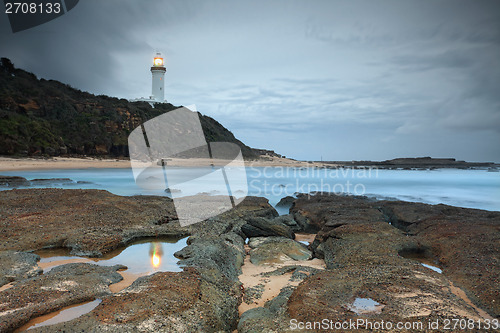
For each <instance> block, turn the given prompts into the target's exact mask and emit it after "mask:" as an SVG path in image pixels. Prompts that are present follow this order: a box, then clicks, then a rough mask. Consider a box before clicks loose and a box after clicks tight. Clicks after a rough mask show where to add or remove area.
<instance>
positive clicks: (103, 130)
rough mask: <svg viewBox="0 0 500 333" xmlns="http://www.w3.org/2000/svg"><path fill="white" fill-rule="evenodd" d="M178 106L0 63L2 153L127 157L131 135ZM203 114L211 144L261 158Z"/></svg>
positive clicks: (3, 61) (246, 155) (249, 156)
mask: <svg viewBox="0 0 500 333" xmlns="http://www.w3.org/2000/svg"><path fill="white" fill-rule="evenodd" d="M176 108H178V106H174V105H172V104H169V103H162V104H156V105H155V108H152V107H151V106H150V105H149V104H148V103H146V102H129V101H127V100H125V99H118V98H113V97H108V96H104V95H99V96H95V95H93V94H90V93H87V92H83V91H80V90H78V89H74V88H72V87H70V86H69V85H66V84H63V83H61V82H58V81H54V80H44V79H40V80H39V79H37V77H36V76H35V75H34V74H32V73H29V72H26V71H24V70H21V69H17V68H15V67H14V65H13V64H12V63H11V61H10V60H9V59H7V58H2V59H1V62H0V143H1V144H0V154H1V155H24V156H26V155H30V156H36V155H45V156H58V155H69V156H79V155H87V156H103V157H105V156H109V157H127V156H128V146H127V139H128V135H129V134H130V132H131V131H132V130H133V129H134V128H136V127H137V126H139V125H140V124H141V123H143V122H144V121H147V120H149V119H152V118H154V117H156V116H158V115H160V114H162V113H165V112H169V111H172V110H174V109H176ZM199 116H200V120H201V124H202V127H203V131H204V133H205V137H206V139H207V141H208V142H217V141H219V142H220V141H222V142H232V143H235V144H237V145H238V146H240V147H241V151H242V153H243V156H244V157H245V158H247V159H249V158H255V157H257V154H256V152H254V151H253V150H252V149H251V148H250V147H248V146H246V145H244V144H243V143H242V142H241V141H239V140H237V139H236V138H235V137H234V135H233V134H232V133H231V132H230V131H229V130H228V129H226V128H225V127H224V126H222V125H221V124H220V123H218V122H217V121H216V120H214V119H212V118H210V117H207V116H204V115H201V114H199Z"/></svg>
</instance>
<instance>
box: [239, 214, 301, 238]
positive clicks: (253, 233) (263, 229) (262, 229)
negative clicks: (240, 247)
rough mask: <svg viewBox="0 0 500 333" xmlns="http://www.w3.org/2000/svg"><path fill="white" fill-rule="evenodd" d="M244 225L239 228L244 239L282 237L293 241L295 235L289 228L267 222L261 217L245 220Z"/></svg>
mask: <svg viewBox="0 0 500 333" xmlns="http://www.w3.org/2000/svg"><path fill="white" fill-rule="evenodd" d="M246 222H247V223H246V224H245V225H243V226H242V227H241V231H242V232H243V233H244V234H245V236H246V237H248V238H250V237H259V236H283V237H287V238H291V239H294V238H295V235H294V233H293V231H292V230H291V228H290V227H289V226H287V225H285V224H284V223H281V222H278V221H276V220H269V219H266V218H262V217H251V218H249V219H247V220H246Z"/></svg>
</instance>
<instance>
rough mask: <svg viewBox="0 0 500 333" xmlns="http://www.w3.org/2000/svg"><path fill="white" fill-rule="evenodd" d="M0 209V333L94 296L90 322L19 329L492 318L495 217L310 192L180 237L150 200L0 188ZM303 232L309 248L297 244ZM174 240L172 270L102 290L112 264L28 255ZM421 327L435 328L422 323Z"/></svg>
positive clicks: (160, 202) (184, 328)
mask: <svg viewBox="0 0 500 333" xmlns="http://www.w3.org/2000/svg"><path fill="white" fill-rule="evenodd" d="M0 203H1V208H0V259H1V260H0V331H1V332H10V331H13V330H14V329H16V328H18V327H20V326H22V325H24V324H25V323H27V322H28V321H29V320H30V319H32V318H36V317H39V316H41V315H43V314H47V313H52V312H54V311H56V310H58V309H61V308H64V307H67V306H69V305H73V304H79V303H82V302H85V301H91V300H94V299H100V300H102V302H101V303H100V304H99V305H98V306H97V307H96V308H95V309H94V310H92V311H91V312H89V313H87V314H84V315H82V316H80V317H78V318H76V319H73V320H70V321H67V322H63V323H59V324H55V325H51V326H45V327H38V328H35V329H33V332H58V331H59V332H63V331H65V332H82V331H85V332H88V331H90V332H92V331H108V332H234V331H235V330H237V331H238V332H289V331H293V332H297V331H301V330H300V329H295V328H304V330H303V331H322V330H324V331H327V329H325V327H324V326H321V327H316V329H313V330H307V328H308V327H307V326H306V325H307V324H308V323H310V324H313V323H314V322H323V320H324V319H327V320H329V321H331V323H332V324H334V323H341V322H345V321H349V320H351V321H352V320H354V321H356V320H359V319H363V320H367V321H372V322H380V321H381V320H384V321H385V322H391V323H394V324H395V323H397V322H407V323H419V322H421V323H423V325H424V326H423V327H422V329H421V330H419V329H415V326H414V327H413V328H412V329H406V330H405V329H396V328H395V327H394V328H392V329H389V330H387V329H385V330H384V331H389V332H390V331H394V332H403V331H407V332H415V331H422V332H423V331H428V332H434V331H443V332H444V331H448V332H449V330H445V329H444V327H443V323H444V321H445V320H446V319H448V320H452V319H465V320H474V322H475V323H478V322H482V323H484V321H486V320H490V321H491V320H494V319H496V320H498V318H500V305H499V303H500V287H499V286H500V281H499V279H500V278H499V272H500V261H499V259H498V258H499V255H500V246H499V240H500V213H499V212H490V211H482V210H475V209H465V208H457V207H450V206H445V205H426V204H418V203H408V202H401V201H373V200H369V199H367V198H361V197H344V196H337V195H324V194H323V195H319V194H318V195H313V196H309V195H299V197H298V198H297V199H295V200H294V201H293V203H292V207H291V209H290V215H285V216H278V214H277V212H276V211H275V209H274V208H273V207H272V206H270V205H269V203H268V202H267V200H266V199H264V198H257V197H247V198H246V199H245V200H244V201H243V202H242V203H241V204H239V205H238V206H237V207H236V208H235V209H233V210H231V211H229V212H226V213H224V214H221V215H219V216H217V217H214V218H211V219H209V220H207V221H204V222H202V223H197V224H194V225H191V226H189V227H181V226H180V224H179V222H178V220H177V219H176V216H175V209H174V205H173V202H172V201H171V200H170V199H168V198H164V197H149V196H136V197H121V196H116V195H112V194H110V193H108V192H106V191H100V190H61V189H23V190H9V191H0ZM307 234H309V235H311V236H310V237H309V238H311V239H310V240H311V242H310V243H309V244H308V242H302V243H301V242H298V240H301V239H306V238H307V237H308V236H307ZM185 235H189V238H188V241H187V244H188V246H187V247H185V248H183V249H182V250H180V251H178V252H176V253H175V256H176V257H177V258H178V259H179V260H180V263H181V264H182V266H183V271H181V272H159V273H155V274H153V275H149V276H144V277H140V278H138V279H137V280H136V281H135V282H133V283H132V285H130V286H129V287H127V288H125V289H123V290H121V291H119V292H115V293H113V292H111V291H110V290H109V285H111V284H114V283H116V282H118V281H119V280H121V276H120V274H118V273H117V271H118V270H123V269H124V268H125V267H123V266H120V265H116V266H111V267H101V266H96V265H93V264H89V263H78V264H66V265H61V266H58V267H55V268H54V269H52V270H50V271H49V272H47V273H44V274H42V271H41V269H40V268H39V267H38V266H37V261H38V260H39V257H38V256H37V255H36V254H33V252H34V251H36V250H39V249H43V248H58V247H61V248H68V249H70V250H71V251H72V253H73V254H75V255H86V256H101V255H103V254H105V253H107V252H109V251H111V250H113V249H115V248H119V247H123V246H126V245H127V244H129V243H130V242H131V241H133V240H134V239H140V238H144V237H160V236H178V237H180V236H185ZM247 241H248V243H247V244H246V242H247ZM304 243H305V244H304ZM422 263H430V264H432V265H434V266H437V267H439V269H440V270H442V272H441V273H439V272H437V271H435V270H432V269H430V268H429V267H432V266H427V267H426V266H424V265H422ZM439 269H436V270H438V271H439ZM2 286H3V287H2ZM363 301H368V302H369V303H370V302H371V303H370V304H372V305H373V304H375V306H363V305H359V304H358V303H359V302H363ZM435 321H439V322H440V326H439V328H438V329H434V328H433V327H429V326H428V325H429V323H430V322H435ZM301 324H302V325H303V326H301ZM365 324H366V323H365ZM476 327H477V324H476ZM417 328H418V327H417ZM343 331H350V330H349V329H343ZM351 331H354V332H356V331H370V329H369V327H366V325H365V326H362V327H357V328H356V329H354V330H351Z"/></svg>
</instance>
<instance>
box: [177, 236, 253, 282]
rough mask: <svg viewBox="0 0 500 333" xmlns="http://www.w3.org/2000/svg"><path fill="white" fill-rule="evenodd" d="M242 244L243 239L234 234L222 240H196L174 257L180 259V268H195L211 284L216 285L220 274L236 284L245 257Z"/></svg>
mask: <svg viewBox="0 0 500 333" xmlns="http://www.w3.org/2000/svg"><path fill="white" fill-rule="evenodd" d="M243 244H244V241H243V238H241V237H240V236H238V235H236V234H234V233H233V234H228V235H225V236H224V238H223V239H221V238H215V237H214V238H198V239H195V240H193V241H191V243H190V244H189V245H188V246H186V247H185V248H183V249H182V250H180V251H177V252H176V253H175V254H174V255H175V257H176V258H179V259H181V261H180V262H179V264H180V265H181V266H184V267H197V268H198V270H199V272H200V273H201V274H202V275H203V276H204V277H205V278H206V279H207V280H209V281H211V282H213V283H217V281H218V279H219V275H220V274H222V275H224V276H225V277H226V278H228V279H230V280H232V281H235V282H236V281H238V275H239V272H240V268H241V265H242V264H243V259H244V255H245V251H244V249H243Z"/></svg>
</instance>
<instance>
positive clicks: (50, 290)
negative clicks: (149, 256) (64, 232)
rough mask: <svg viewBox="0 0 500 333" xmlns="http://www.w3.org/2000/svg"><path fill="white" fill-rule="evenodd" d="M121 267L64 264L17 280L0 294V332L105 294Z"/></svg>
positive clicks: (116, 278)
mask: <svg viewBox="0 0 500 333" xmlns="http://www.w3.org/2000/svg"><path fill="white" fill-rule="evenodd" d="M121 268H124V266H121V265H116V266H112V267H104V266H97V265H91V264H68V265H62V266H58V267H55V268H53V269H52V270H50V272H48V273H47V274H44V275H40V276H36V277H33V278H29V279H26V280H23V281H19V282H17V283H16V284H15V285H14V286H13V287H11V288H9V289H7V290H4V291H2V292H1V293H0V331H1V332H6V331H9V330H12V329H14V328H16V327H19V326H21V325H23V324H25V323H27V322H28V321H29V320H30V319H31V318H34V317H37V316H41V315H43V314H47V313H51V312H54V311H56V310H59V309H61V308H62V307H65V306H69V305H72V304H78V303H82V302H85V301H89V300H93V299H95V298H100V297H103V296H104V295H107V294H109V293H110V292H109V288H108V286H109V285H110V284H112V283H116V282H118V281H120V280H121V279H122V277H121V276H120V274H118V273H116V271H117V270H118V269H121Z"/></svg>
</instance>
